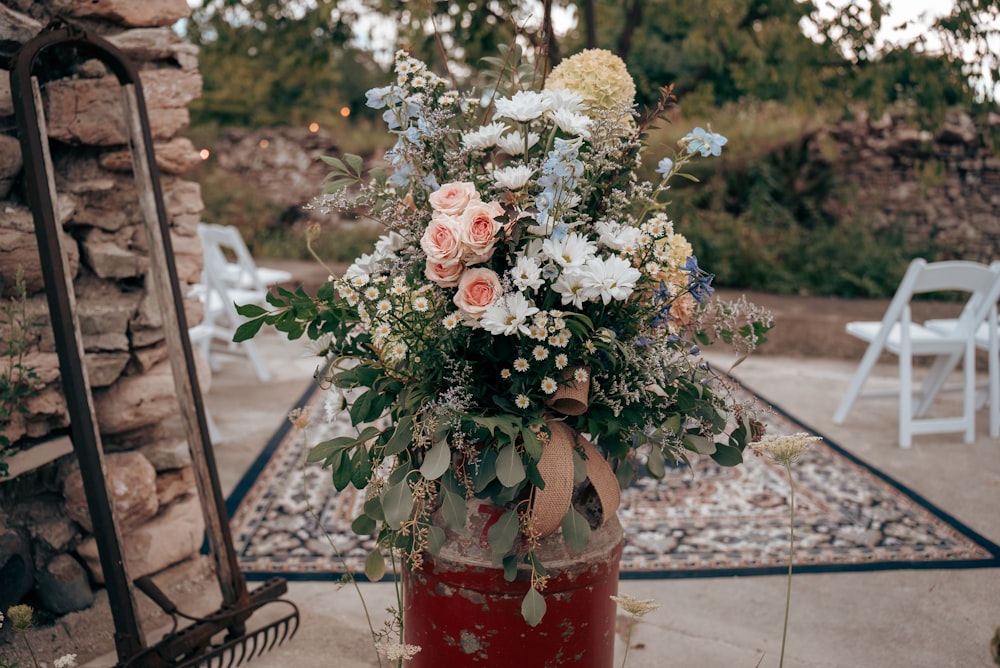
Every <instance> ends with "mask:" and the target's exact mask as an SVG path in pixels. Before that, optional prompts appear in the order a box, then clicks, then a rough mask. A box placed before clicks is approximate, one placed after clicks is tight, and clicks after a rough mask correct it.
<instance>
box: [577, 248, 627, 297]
mask: <svg viewBox="0 0 1000 668" xmlns="http://www.w3.org/2000/svg"><path fill="white" fill-rule="evenodd" d="M641 276H642V274H640V273H639V270H638V269H636V268H635V267H633V266H632V265H631V264H629V263H628V262H626V261H625V260H623V259H622V258H620V257H617V256H611V257H609V258H607V259H604V258H600V257H595V258H592V259H590V260H588V261H587V264H586V265H585V266H584V268H583V286H584V288H585V289H586V290H587V291H588V292H589V293H590V294H591V295H593V296H594V297H600V298H601V301H602V302H604V303H605V304H609V303H611V300H615V301H624V300H625V299H627V298H628V296H629V295H631V294H632V291H633V290H635V283H636V281H638V280H639V278H640V277H641Z"/></svg>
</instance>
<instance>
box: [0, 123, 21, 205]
mask: <svg viewBox="0 0 1000 668" xmlns="http://www.w3.org/2000/svg"><path fill="white" fill-rule="evenodd" d="M22 164H23V163H22V161H21V143H20V142H19V141H18V140H17V139H15V138H14V137H9V136H7V135H0V198H3V197H6V196H7V195H8V193H10V190H11V188H12V187H13V186H14V179H15V177H17V175H18V173H20V171H21V166H22Z"/></svg>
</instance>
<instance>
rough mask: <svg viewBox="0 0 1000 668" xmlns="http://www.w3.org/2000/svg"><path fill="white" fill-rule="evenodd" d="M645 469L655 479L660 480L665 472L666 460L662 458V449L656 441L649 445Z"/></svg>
mask: <svg viewBox="0 0 1000 668" xmlns="http://www.w3.org/2000/svg"><path fill="white" fill-rule="evenodd" d="M646 469H647V470H648V471H649V475H651V476H653V477H654V478H656V479H657V480H662V479H663V476H665V475H666V474H667V467H666V461H665V460H664V458H663V450H661V449H660V446H659V445H657V444H656V443H652V444H650V446H649V456H648V457H647V458H646Z"/></svg>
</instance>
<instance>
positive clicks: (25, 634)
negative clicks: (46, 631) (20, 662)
mask: <svg viewBox="0 0 1000 668" xmlns="http://www.w3.org/2000/svg"><path fill="white" fill-rule="evenodd" d="M21 637H22V638H24V644H25V646H26V647H27V648H28V654H30V655H31V663H32V664H34V666H35V668H38V658H37V657H36V656H35V649H34V648H33V647H32V646H31V641H30V640H28V630H27V629H21Z"/></svg>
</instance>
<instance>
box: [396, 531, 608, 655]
mask: <svg viewBox="0 0 1000 668" xmlns="http://www.w3.org/2000/svg"><path fill="white" fill-rule="evenodd" d="M480 515H483V514H481V513H478V512H472V513H470V515H469V518H468V519H469V522H467V526H466V530H465V531H464V532H463V533H462V534H459V535H454V536H453V535H449V540H448V541H447V543H446V546H445V548H444V549H442V551H441V554H439V555H437V556H435V555H427V556H426V557H425V562H424V566H423V568H421V570H419V571H416V572H405V573H404V575H403V591H404V606H405V607H404V612H403V615H404V627H405V634H406V642H407V643H409V644H414V645H420V647H421V648H422V649H421V651H420V652H419V653H418V654H417V655H416V656H415V657H414V659H413V660H412V661H410V662H409V663H408V664H407V665H408V666H412V667H413V668H423V667H427V668H432V667H433V668H439V667H441V666H448V667H449V668H453V667H454V668H461V667H462V666H518V667H521V666H523V667H525V668H535V667H537V668H554V667H556V666H575V667H579V668H610V666H612V665H613V662H614V641H615V635H614V628H615V617H616V612H617V611H616V607H615V603H614V601H612V600H611V596H612V595H614V594H617V593H618V562H619V560H620V558H621V538H622V531H621V525H620V524H619V523H618V521H617V519H614V518H613V519H612V520H611V521H609V522H608V523H607V524H606V525H605V526H604V527H602V528H600V529H598V530H596V531H595V532H594V533H593V534H592V536H591V542H590V545H589V546H588V547H587V548H586V549H585V550H584V551H583V552H582V553H579V554H572V553H570V552H569V550H568V549H567V548H566V546H565V544H564V543H563V540H562V536H561V535H560V534H559V533H558V532H557V533H556V534H554V535H553V536H551V537H549V538H546V539H544V540H543V541H542V546H541V547H540V556H541V558H542V561H543V563H544V564H545V566H546V569H547V570H548V573H549V576H550V579H549V584H548V587H547V588H546V590H545V591H544V592H543V596H544V597H545V603H546V613H545V617H544V618H543V619H542V621H541V623H540V624H539V625H538V626H535V627H530V626H528V625H527V624H526V623H525V622H524V620H523V619H522V618H521V613H520V610H521V599H522V598H523V597H524V595H525V593H527V591H528V583H529V578H530V573H529V571H528V570H527V569H526V568H525V569H523V570H521V571H519V572H518V577H517V578H516V579H515V580H514V581H513V582H507V581H505V580H504V578H503V570H502V569H500V568H493V567H492V566H491V561H490V554H489V551H488V550H487V549H484V547H483V546H482V545H481V543H480V540H479V539H480V536H481V535H482V534H481V532H482V531H484V528H483V527H484V526H486V525H487V523H488V517H486V516H480Z"/></svg>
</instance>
